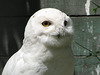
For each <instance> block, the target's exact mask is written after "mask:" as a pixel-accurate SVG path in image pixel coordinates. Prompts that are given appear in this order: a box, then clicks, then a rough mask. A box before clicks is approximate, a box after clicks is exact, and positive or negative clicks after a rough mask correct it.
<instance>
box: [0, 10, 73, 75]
mask: <svg viewBox="0 0 100 75" xmlns="http://www.w3.org/2000/svg"><path fill="white" fill-rule="evenodd" d="M65 20H66V21H67V25H66V26H64V21H65ZM43 21H49V22H51V25H50V26H48V27H44V26H43V25H42V22H43ZM72 35H73V25H72V21H71V19H70V17H68V16H67V15H66V14H65V13H63V12H61V11H60V10H58V9H54V8H45V9H41V10H39V11H37V12H36V13H35V14H34V15H33V16H31V18H30V19H29V21H28V23H27V26H26V28H25V35H24V41H23V45H22V47H21V49H20V50H19V51H18V52H16V53H15V54H14V55H13V56H12V57H11V58H10V59H9V60H8V62H7V64H6V65H5V67H4V70H3V72H2V75H73V71H74V58H73V53H72V50H71V40H72Z"/></svg>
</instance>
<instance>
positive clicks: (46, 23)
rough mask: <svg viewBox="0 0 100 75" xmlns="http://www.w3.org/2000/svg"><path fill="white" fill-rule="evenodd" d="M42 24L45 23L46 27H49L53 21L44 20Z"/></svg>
mask: <svg viewBox="0 0 100 75" xmlns="http://www.w3.org/2000/svg"><path fill="white" fill-rule="evenodd" d="M42 25H43V26H44V27H48V26H50V25H51V23H50V22H49V21H44V22H42Z"/></svg>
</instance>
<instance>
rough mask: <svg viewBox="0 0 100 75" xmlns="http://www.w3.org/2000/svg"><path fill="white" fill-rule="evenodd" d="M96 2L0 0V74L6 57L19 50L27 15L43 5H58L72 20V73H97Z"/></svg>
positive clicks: (99, 29)
mask: <svg viewBox="0 0 100 75" xmlns="http://www.w3.org/2000/svg"><path fill="white" fill-rule="evenodd" d="M99 5H100V0H0V75H1V73H2V69H3V67H4V65H5V63H6V62H7V60H8V59H9V58H10V57H11V55H12V54H14V53H15V52H16V51H18V50H19V49H20V47H21V45H22V43H23V38H24V29H25V26H26V24H27V21H28V19H29V18H30V16H31V15H32V14H34V12H36V11H37V10H39V9H41V8H46V7H49V8H50V7H53V8H57V9H59V10H61V11H63V12H65V13H66V14H68V15H69V16H70V17H71V18H72V20H73V24H74V29H75V33H74V36H73V42H72V49H73V53H74V57H75V75H100V60H99V59H98V58H99V56H100V9H99V8H100V6H99ZM76 42H77V43H78V44H77V43H76ZM80 45H81V46H80ZM84 47H85V48H84ZM87 49H89V50H90V51H92V52H90V51H89V50H87ZM93 53H94V54H96V55H95V56H94V54H93ZM97 57H98V58H97Z"/></svg>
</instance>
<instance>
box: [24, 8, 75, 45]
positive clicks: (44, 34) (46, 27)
mask: <svg viewBox="0 0 100 75" xmlns="http://www.w3.org/2000/svg"><path fill="white" fill-rule="evenodd" d="M72 34H73V25H72V20H71V19H70V17H69V16H67V15H66V14H65V13H63V12H61V11H60V10H58V9H55V8H44V9H41V10H39V11H37V12H36V13H35V14H33V15H32V16H31V18H30V19H29V21H28V23H27V26H26V28H25V36H24V37H25V38H24V41H26V43H27V41H28V42H31V43H33V44H35V43H37V42H38V43H41V44H43V45H46V46H54V47H60V46H65V45H67V44H68V45H70V43H71V39H72Z"/></svg>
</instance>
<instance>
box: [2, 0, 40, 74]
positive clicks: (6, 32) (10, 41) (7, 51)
mask: <svg viewBox="0 0 100 75" xmlns="http://www.w3.org/2000/svg"><path fill="white" fill-rule="evenodd" d="M39 9H40V1H39V0H0V75H1V73H2V69H3V67H4V65H5V63H6V61H7V60H8V58H9V57H10V56H11V55H12V54H14V53H15V52H16V51H17V50H18V49H19V48H20V47H21V45H22V41H23V37H24V29H25V26H26V24H27V21H28V19H29V18H30V16H31V15H32V14H34V12H36V11H37V10H39Z"/></svg>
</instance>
